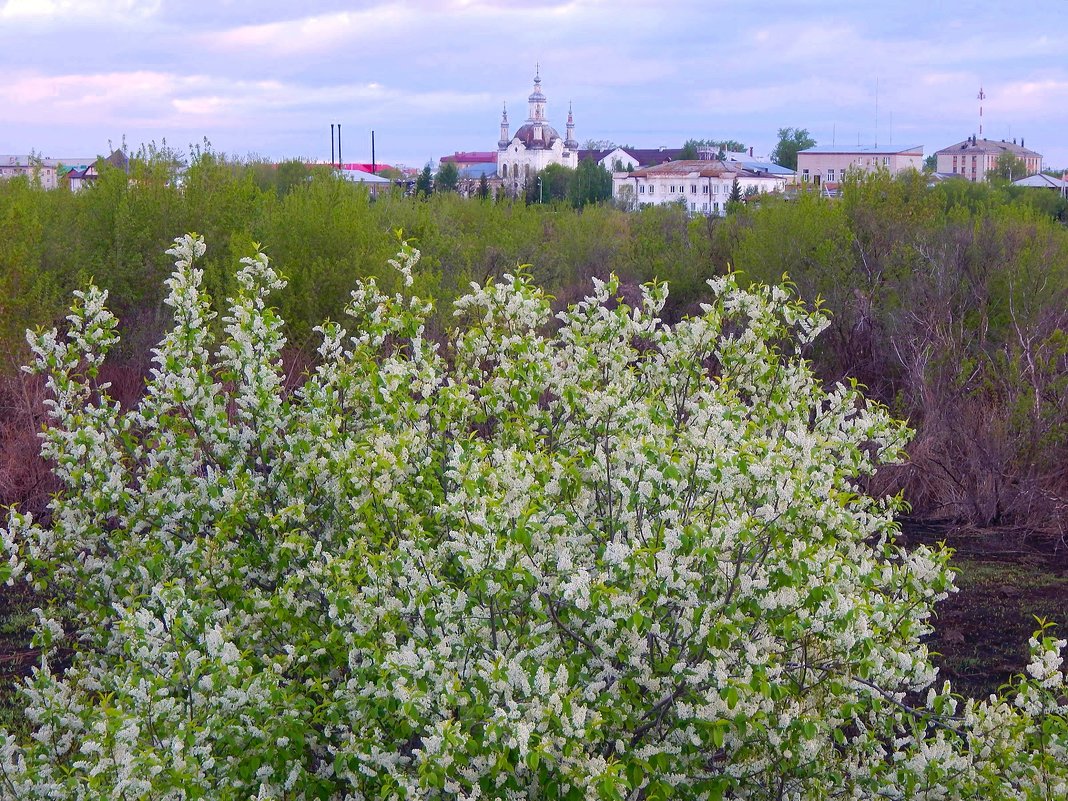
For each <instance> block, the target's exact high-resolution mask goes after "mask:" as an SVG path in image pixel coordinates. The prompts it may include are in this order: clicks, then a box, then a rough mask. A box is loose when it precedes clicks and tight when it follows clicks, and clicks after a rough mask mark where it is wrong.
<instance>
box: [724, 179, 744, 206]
mask: <svg viewBox="0 0 1068 801" xmlns="http://www.w3.org/2000/svg"><path fill="white" fill-rule="evenodd" d="M727 202H728V203H741V202H742V187H741V184H739V183H738V179H737V178H735V179H734V180H733V181H732V182H731V193H730V195H728V196H727Z"/></svg>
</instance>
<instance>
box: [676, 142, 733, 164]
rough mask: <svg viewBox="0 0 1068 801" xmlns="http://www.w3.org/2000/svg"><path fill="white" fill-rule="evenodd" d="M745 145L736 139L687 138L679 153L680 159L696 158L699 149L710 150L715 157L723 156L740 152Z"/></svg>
mask: <svg viewBox="0 0 1068 801" xmlns="http://www.w3.org/2000/svg"><path fill="white" fill-rule="evenodd" d="M745 149H746V147H745V145H743V144H742V143H741V142H739V141H738V140H736V139H687V140H686V142H685V144H683V146H682V151H681V152H680V153H679V158H680V159H696V158H698V156H699V154H700V151H702V150H712V151H714V152H715V153H716V157H717V158H720V159H722V158H724V157H725V156H726V154H727V153H728V152H729V153H741V152H742V151H744V150H745Z"/></svg>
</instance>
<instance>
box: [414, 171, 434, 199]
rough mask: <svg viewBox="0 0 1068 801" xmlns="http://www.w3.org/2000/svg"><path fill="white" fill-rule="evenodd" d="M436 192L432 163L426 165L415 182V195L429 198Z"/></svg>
mask: <svg viewBox="0 0 1068 801" xmlns="http://www.w3.org/2000/svg"><path fill="white" fill-rule="evenodd" d="M433 191H434V173H433V172H431V170H430V162H427V163H426V166H425V167H423V171H422V172H421V173H419V177H418V178H417V179H416V180H415V193H416V194H417V195H422V196H423V197H427V196H428V195H429V194H430V193H431V192H433Z"/></svg>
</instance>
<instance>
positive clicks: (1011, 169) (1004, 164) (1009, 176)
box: [987, 150, 1029, 183]
mask: <svg viewBox="0 0 1068 801" xmlns="http://www.w3.org/2000/svg"><path fill="white" fill-rule="evenodd" d="M1028 175H1029V172H1028V170H1027V162H1026V161H1024V160H1023V159H1020V158H1016V156H1015V155H1013V153H1012V152H1011V151H1008V150H1006V151H1005V152H1004V153H1002V154H1001V155H1000V156H998V160H997V165H996V166H995V167H994V169H993V170H991V171H990V172H989V173H988V174H987V177H988V178H990V179H1001V180H1002V181H1006V182H1008V183H1012V182H1013V181H1018V180H1020V179H1021V178H1026V177H1027V176H1028Z"/></svg>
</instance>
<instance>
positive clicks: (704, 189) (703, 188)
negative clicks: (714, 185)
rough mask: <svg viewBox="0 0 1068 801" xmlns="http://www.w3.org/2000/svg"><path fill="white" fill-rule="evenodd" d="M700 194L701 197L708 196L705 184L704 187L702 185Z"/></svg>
mask: <svg viewBox="0 0 1068 801" xmlns="http://www.w3.org/2000/svg"><path fill="white" fill-rule="evenodd" d="M701 194H702V195H707V194H708V184H705V185H703V186H702V187H701Z"/></svg>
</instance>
